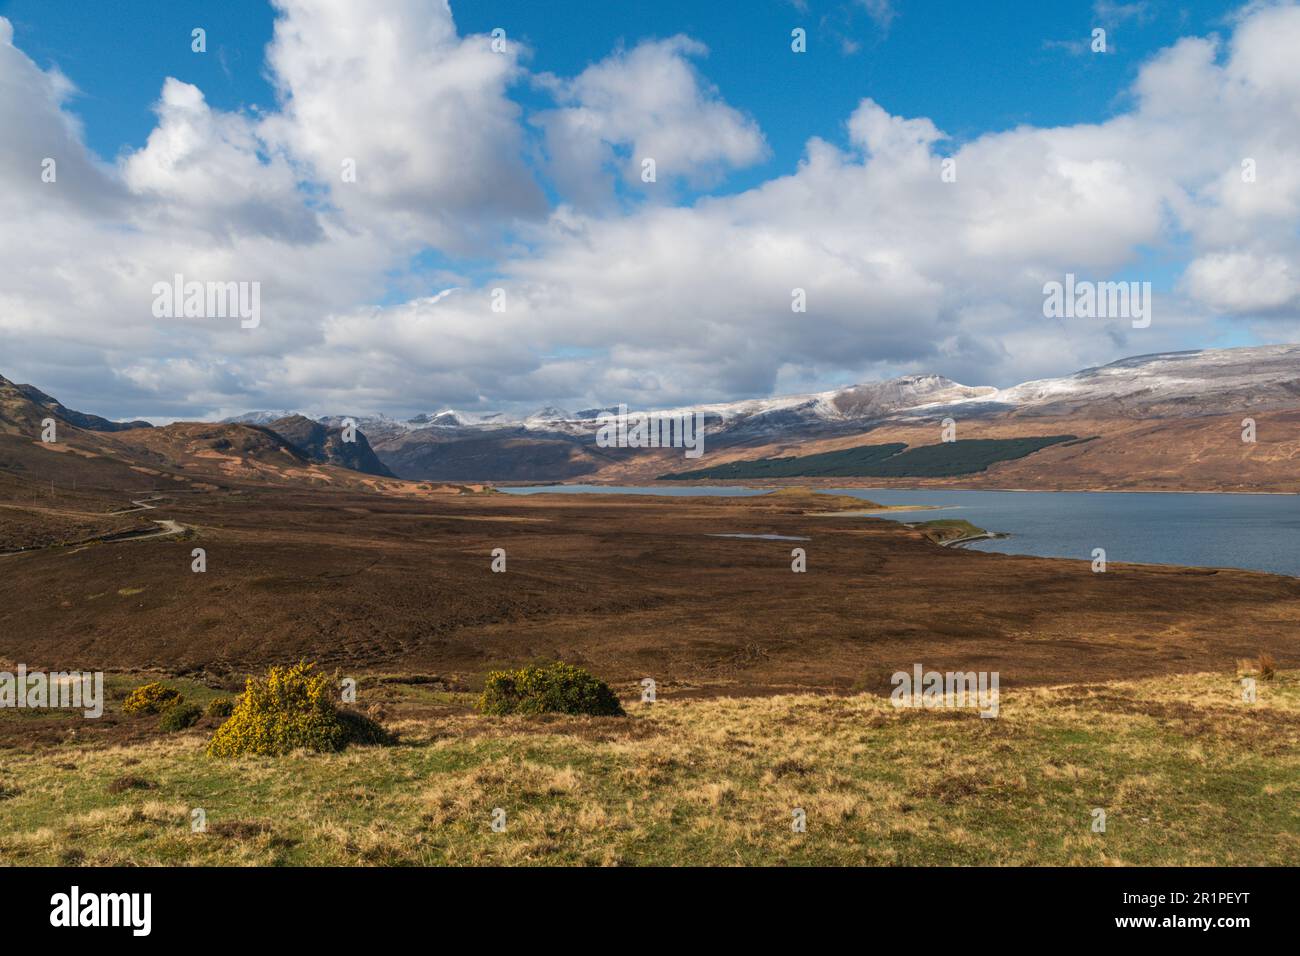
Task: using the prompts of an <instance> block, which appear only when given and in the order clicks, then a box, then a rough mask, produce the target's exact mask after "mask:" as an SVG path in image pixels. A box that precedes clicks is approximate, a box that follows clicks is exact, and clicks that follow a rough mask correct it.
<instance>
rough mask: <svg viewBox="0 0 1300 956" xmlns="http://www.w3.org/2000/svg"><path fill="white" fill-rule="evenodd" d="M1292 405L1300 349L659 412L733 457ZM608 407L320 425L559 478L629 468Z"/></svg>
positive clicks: (386, 443)
mask: <svg viewBox="0 0 1300 956" xmlns="http://www.w3.org/2000/svg"><path fill="white" fill-rule="evenodd" d="M1297 407H1300V345H1278V346H1262V347H1256V348H1238V349H1207V350H1199V351H1189V352H1166V353H1159V354H1155V355H1143V356H1137V357H1134V358H1127V359H1122V360H1120V361H1118V362H1112V363H1111V364H1109V365H1104V366H1101V367H1099V368H1089V369H1084V370H1083V371H1080V372H1076V373H1075V374H1073V375H1070V376H1066V377H1064V378H1055V379H1042V380H1038V381H1033V382H1025V383H1023V384H1021V385H1016V386H1013V387H1011V388H1005V389H999V388H996V387H993V386H970V385H962V384H960V383H958V382H954V381H952V380H951V379H947V378H944V377H943V376H941V375H907V376H902V377H899V378H893V379H889V380H887V381H883V382H872V383H866V384H860V385H850V386H847V387H845V388H840V389H834V390H831V391H826V392H814V393H809V394H802V395H787V396H780V397H776V398H766V399H748V400H744V401H738V402H727V403H719V404H706V405H697V406H683V407H678V408H669V409H660V410H659V411H661V412H663V413H665V414H674V415H677V414H693V413H695V412H700V413H702V414H703V415H704V416H705V422H706V434H707V438H706V448H707V449H708V450H709V451H710V452H716V451H721V450H726V451H728V452H731V451H733V450H734V449H736V448H738V447H753V448H755V449H760V448H763V447H765V446H768V445H771V444H773V443H778V444H781V445H782V446H785V447H787V450H788V446H789V445H791V444H795V445H797V444H800V443H808V442H825V441H829V440H833V439H836V438H840V437H844V436H852V435H855V434H862V433H864V432H866V431H871V430H875V429H879V428H880V427H882V426H884V425H886V424H893V425H904V424H909V423H917V422H924V421H929V420H934V421H938V420H941V419H943V418H946V417H952V418H954V419H957V420H959V421H963V422H968V423H969V422H986V423H992V422H997V421H1010V420H1017V419H1033V418H1042V419H1067V418H1069V417H1071V416H1078V415H1086V416H1088V417H1090V418H1105V419H1116V420H1128V421H1141V420H1152V419H1166V418H1195V417H1203V416H1212V415H1217V414H1227V413H1232V412H1236V411H1253V412H1265V411H1273V410H1279V409H1293V408H1297ZM614 410H616V409H615V408H614V407H613V406H611V407H608V408H592V409H584V410H581V411H577V412H568V411H565V410H563V409H560V408H557V407H555V406H547V407H546V408H543V409H540V410H538V411H536V412H534V413H532V414H530V415H527V416H525V417H522V418H519V417H512V416H510V415H508V414H506V413H502V412H486V413H483V412H473V413H470V412H462V411H457V410H455V409H450V408H448V409H442V410H440V411H437V412H433V413H429V414H422V415H418V416H415V417H413V418H408V419H396V418H390V417H388V416H383V415H379V416H365V415H353V416H346V415H331V416H327V417H324V418H322V419H320V421H321V422H322V423H324V424H326V425H328V426H330V427H334V428H337V427H340V426H341V425H342V423H343V422H344V420H345V419H346V418H348V417H351V418H352V420H354V421H355V422H356V423H357V425H358V427H359V428H360V429H361V430H362V431H363V432H364V433H365V434H366V436H367V437H368V438H369V440H370V443H371V445H372V447H373V448H374V452H375V455H376V457H377V458H378V459H379V461H381V462H383V463H384V465H386V466H387V467H388V468H389V469H391V470H392V472H393V473H394V474H396V475H400V476H402V477H404V478H412V479H422V480H428V479H438V480H469V479H471V478H473V479H475V480H498V481H507V480H522V481H531V480H562V479H569V478H575V477H579V476H599V475H602V474H604V473H606V472H609V473H616V472H617V473H621V472H623V471H626V470H627V466H628V463H629V460H631V459H632V458H634V456H635V453H634V452H629V451H625V450H621V449H604V448H597V447H596V445H595V435H596V429H597V421H596V420H597V417H598V416H599V415H600V413H601V412H603V411H614ZM284 417H285V412H282V411H277V412H250V413H248V414H246V415H241V416H239V417H238V418H233V419H227V421H229V422H246V423H254V424H262V425H268V426H270V427H274V424H273V423H274V422H275V421H277V420H282V419H283V418H284ZM641 457H645V456H644V455H643V456H641ZM670 457H671V456H667V455H661V456H659V458H660V461H659V464H664V463H665V461H666V462H667V464H668V465H670V466H671V465H672V462H671V460H668V459H670ZM729 457H733V456H729ZM688 464H689V463H682V467H681V468H680V469H679V470H685V469H686V466H687V465H688ZM655 467H658V465H656V466H655ZM660 470H662V469H660ZM648 473H649V471H647V472H646V474H648Z"/></svg>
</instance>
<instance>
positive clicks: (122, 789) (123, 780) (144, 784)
mask: <svg viewBox="0 0 1300 956" xmlns="http://www.w3.org/2000/svg"><path fill="white" fill-rule="evenodd" d="M154 786H155V784H153V783H152V782H150V781H148V780H145V779H144V778H143V777H133V776H131V775H129V774H128V775H127V776H125V777H118V778H117V779H116V780H114V781H113V782H112V783H110V784H109V785H108V792H109V793H126V792H127V791H128V790H152V789H153V788H154Z"/></svg>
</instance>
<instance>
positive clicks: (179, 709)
mask: <svg viewBox="0 0 1300 956" xmlns="http://www.w3.org/2000/svg"><path fill="white" fill-rule="evenodd" d="M202 716H203V708H201V707H200V706H199V705H198V704H177V705H176V706H174V707H168V708H167V709H166V710H164V711H163V715H162V719H161V720H159V721H158V729H159V730H165V731H166V732H167V733H169V734H174V733H176V731H178V730H184V729H185V728H186V727H193V726H194V725H195V724H197V723H198V722H199V718H200V717H202Z"/></svg>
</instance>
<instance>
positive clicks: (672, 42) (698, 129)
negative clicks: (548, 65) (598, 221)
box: [536, 36, 767, 206]
mask: <svg viewBox="0 0 1300 956" xmlns="http://www.w3.org/2000/svg"><path fill="white" fill-rule="evenodd" d="M707 53H708V50H707V49H706V48H705V47H704V45H703V44H701V43H698V42H696V41H694V40H692V39H690V38H689V37H685V36H675V37H671V38H669V39H667V40H656V41H647V42H645V43H642V44H640V45H638V46H636V47H634V48H633V49H632V50H630V51H618V52H616V53H613V54H611V55H610V56H608V57H606V58H605V59H604V60H601V61H600V62H599V63H595V64H593V65H592V66H589V67H588V68H587V69H585V70H584V71H583V72H582V73H580V74H579V75H578V76H577V77H575V78H573V79H572V80H560V79H556V78H555V77H544V78H542V82H543V84H544V85H545V86H546V87H547V88H549V89H550V90H551V92H552V93H553V95H554V96H555V97H556V99H557V100H558V101H559V102H560V103H562V104H564V105H563V106H562V107H561V108H559V109H555V110H549V111H546V112H544V113H542V114H541V115H539V116H538V117H536V122H537V124H538V125H540V126H541V127H542V128H543V130H544V131H545V134H546V146H547V151H548V153H549V157H550V162H549V164H548V171H549V172H550V174H551V176H552V178H553V179H554V180H555V181H556V183H557V184H558V185H559V187H560V190H561V192H562V193H563V194H564V195H565V196H566V197H568V198H569V199H570V200H571V201H574V202H576V203H577V204H578V205H582V206H595V205H599V204H600V203H602V202H603V201H604V200H606V199H607V198H609V197H610V196H611V195H612V193H613V182H614V179H615V177H618V176H621V177H622V178H623V179H624V180H625V181H626V182H628V183H637V184H638V185H639V184H640V182H641V169H642V161H643V160H644V159H646V158H652V159H653V160H654V161H655V166H656V176H657V180H658V181H659V182H663V181H665V180H670V179H673V178H680V179H683V180H685V181H687V182H688V183H690V184H691V185H694V186H703V185H707V184H709V183H711V182H714V181H715V180H716V179H717V177H718V176H719V175H720V174H721V173H723V172H724V171H725V170H727V169H732V168H737V167H743V166H748V165H750V164H752V163H755V162H757V161H758V160H760V159H762V158H763V157H764V156H765V155H766V152H767V147H766V144H765V142H764V140H763V134H762V132H761V131H760V130H759V128H758V125H757V124H756V123H755V122H754V121H753V119H751V118H750V117H747V116H745V115H744V114H743V113H741V112H739V111H738V110H736V109H734V108H733V107H731V106H729V105H727V103H726V102H725V101H723V100H722V99H721V97H720V96H719V95H718V92H717V91H716V90H715V89H714V88H713V87H712V86H710V85H709V83H708V82H707V81H706V80H704V78H703V77H702V76H701V75H700V73H699V71H698V70H697V69H696V68H695V66H694V64H693V63H692V62H691V60H692V58H699V57H703V56H705V55H706V54H707ZM651 192H652V191H650V190H647V193H648V194H649V193H651Z"/></svg>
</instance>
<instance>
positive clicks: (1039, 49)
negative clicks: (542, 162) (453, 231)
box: [0, 0, 1239, 192]
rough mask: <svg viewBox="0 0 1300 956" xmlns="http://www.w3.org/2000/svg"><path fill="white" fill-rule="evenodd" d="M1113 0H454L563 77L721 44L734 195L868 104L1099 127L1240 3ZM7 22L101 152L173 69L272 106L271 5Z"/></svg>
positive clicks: (968, 132)
mask: <svg viewBox="0 0 1300 956" xmlns="http://www.w3.org/2000/svg"><path fill="white" fill-rule="evenodd" d="M1114 6H1115V7H1117V8H1126V7H1132V8H1134V10H1135V11H1136V8H1137V7H1139V6H1140V7H1142V10H1141V12H1134V13H1132V14H1131V15H1122V14H1120V15H1114V14H1112V15H1107V16H1099V15H1098V14H1097V13H1095V12H1094V10H1093V5H1092V4H1089V3H1086V2H1083V3H1060V2H1041V0H999V2H997V3H992V4H981V3H962V2H953V0H896V2H895V3H894V5H893V8H894V10H895V14H894V16H893V17H892V18H891V19H890V20H889V22H888V25H887V26H886V25H884V24H882V23H881V22H879V21H878V20H877V19H875V18H873V17H872V15H871V14H870V12H869V11H868V8H867V7H866V6H865V5H864V4H863V3H861V2H859V0H831V2H826V0H807V3H806V4H799V5H796V4H795V3H793V2H791V0H733V2H710V3H701V2H699V0H654V2H653V3H622V2H611V0H555V2H553V3H532V2H520V0H475V2H473V3H454V4H453V5H452V9H453V13H454V14H455V17H456V22H457V25H458V26H459V27H460V30H461V32H462V33H489V32H490V31H491V30H492V29H493V28H495V27H502V28H504V29H505V30H506V31H507V34H508V35H509V36H510V37H511V38H513V39H518V40H521V41H522V42H524V43H525V44H527V45H528V46H529V48H530V49H531V51H532V55H531V58H530V59H529V61H528V65H529V67H530V68H531V69H532V70H533V71H535V72H551V73H555V74H559V75H563V76H572V75H576V74H578V73H580V72H581V71H582V70H583V69H584V68H586V67H587V66H589V65H590V64H591V63H593V62H595V61H597V60H600V59H601V58H603V57H605V56H606V55H608V53H609V52H610V51H611V50H613V49H615V48H617V47H619V46H620V45H621V46H624V47H630V46H635V44H636V43H637V42H639V41H641V40H645V39H650V38H663V37H667V36H671V35H673V34H676V33H685V34H687V35H689V36H691V37H694V38H695V39H698V40H701V41H702V42H703V43H704V44H705V45H707V46H708V48H709V51H710V52H709V55H708V57H707V59H706V60H704V61H703V63H702V67H703V69H704V71H705V72H706V74H707V76H708V78H709V80H710V81H712V82H713V83H714V84H715V85H716V86H717V87H718V89H719V91H720V92H721V94H722V97H723V98H724V99H725V100H726V101H727V102H729V103H730V104H732V105H733V106H735V107H737V108H738V109H741V110H744V111H745V112H747V113H749V114H750V115H752V116H753V117H754V118H755V119H757V120H758V123H759V125H760V126H761V127H762V129H763V131H764V133H765V135H766V137H767V141H768V144H769V146H770V147H771V155H770V157H769V159H768V160H767V161H765V162H763V163H760V164H757V165H755V166H752V167H750V168H748V169H745V170H741V171H737V172H733V173H732V174H731V175H730V176H728V177H727V178H726V179H725V180H724V181H723V182H722V183H720V184H718V185H717V186H716V187H714V188H712V189H711V190H710V192H726V191H730V190H737V189H744V188H748V187H750V186H753V185H756V184H758V183H761V182H763V181H764V180H766V179H769V178H771V177H772V176H775V175H779V174H782V173H785V172H789V171H790V170H792V169H793V168H794V166H795V163H796V162H797V161H798V159H799V158H800V156H801V154H802V152H803V147H804V143H805V141H806V140H807V139H808V137H810V136H820V137H822V138H825V139H829V140H831V141H833V142H843V141H844V138H845V136H844V128H843V127H844V121H845V119H846V117H848V115H849V114H850V113H852V111H853V108H854V107H855V106H856V105H857V103H858V101H859V100H860V99H861V98H862V97H864V96H870V97H872V98H873V99H875V100H876V101H877V102H878V103H880V104H881V105H882V106H884V107H885V108H886V109H888V110H890V111H891V112H893V113H895V114H898V115H903V116H927V117H929V118H930V119H932V120H933V121H934V122H935V123H936V125H938V126H939V128H940V129H942V130H944V132H946V133H948V134H949V135H950V136H951V137H952V138H953V140H954V141H957V142H961V141H964V140H967V139H969V138H971V137H974V136H977V135H979V134H980V133H984V132H989V131H995V130H1005V129H1009V128H1012V127H1014V126H1017V125H1019V124H1022V123H1028V124H1033V125H1036V126H1058V125H1066V124H1072V123H1079V122H1095V121H1098V120H1102V119H1105V118H1107V117H1109V116H1111V115H1113V114H1114V113H1115V111H1116V110H1117V109H1119V108H1121V107H1122V106H1123V105H1124V103H1125V91H1126V89H1127V87H1128V85H1129V84H1130V83H1131V82H1132V80H1133V78H1134V76H1135V74H1136V71H1137V68H1138V66H1139V64H1140V63H1141V62H1142V61H1143V60H1145V59H1146V58H1147V57H1148V56H1150V55H1151V54H1152V53H1153V52H1154V51H1156V50H1159V49H1161V48H1163V47H1165V46H1167V45H1169V44H1170V43H1172V42H1173V41H1174V40H1176V39H1177V38H1178V37H1180V36H1183V35H1187V34H1204V33H1211V32H1215V31H1222V30H1223V29H1225V27H1226V26H1227V24H1226V22H1225V16H1226V15H1227V14H1228V13H1229V12H1231V11H1233V10H1235V9H1237V7H1238V6H1239V5H1238V4H1234V3H1230V2H1223V0H1194V2H1193V0H1188V2H1182V3H1154V2H1153V3H1147V4H1130V5H1125V4H1115V5H1114ZM801 7H802V9H801ZM1063 11H1068V12H1063ZM0 15H3V16H5V17H7V18H9V20H10V21H11V22H12V23H13V24H14V31H15V34H16V39H17V40H18V41H19V42H20V43H21V45H22V46H23V48H24V49H25V50H26V51H27V53H28V54H29V55H30V56H32V57H33V59H35V60H36V61H37V63H39V64H40V65H42V66H44V67H50V66H57V67H58V68H59V69H60V70H61V71H62V72H63V73H64V74H66V75H67V76H68V77H69V78H70V79H71V80H72V81H73V82H74V83H75V84H76V85H77V87H78V89H79V90H80V95H79V96H78V97H77V98H76V100H74V101H73V103H72V104H71V109H72V111H73V112H74V113H76V115H77V116H79V117H80V118H81V119H82V120H83V121H84V123H85V126H86V138H87V141H88V143H89V144H90V146H91V147H93V148H94V150H95V151H96V152H97V153H98V154H99V155H100V156H101V157H103V158H105V159H112V158H114V157H115V156H117V155H118V153H119V152H120V151H121V150H122V149H124V148H127V147H131V148H138V147H140V146H143V145H144V142H145V139H146V137H147V136H148V134H149V132H150V131H151V130H152V129H153V127H154V124H155V117H154V115H153V112H152V107H153V104H154V103H155V102H156V101H157V99H158V93H159V90H160V89H161V88H162V83H163V80H164V79H165V78H166V77H168V76H174V77H176V78H178V79H181V80H184V81H186V82H189V83H193V84H195V85H196V86H199V87H200V88H201V89H202V90H203V91H204V93H205V95H206V96H207V99H208V101H209V103H211V104H212V105H213V106H215V107H219V108H222V109H227V110H237V109H252V108H258V107H260V108H263V109H265V108H269V107H272V106H273V105H274V104H275V92H274V89H273V86H272V84H271V83H270V82H269V80H268V77H267V75H266V69H265V64H264V56H263V51H264V49H265V47H266V45H267V44H268V43H269V42H270V40H271V36H272V31H273V27H274V20H275V18H274V13H273V10H272V8H271V6H270V4H269V3H268V2H264V0H223V2H221V3H212V2H211V0H169V2H166V3H156V2H148V0H137V2H130V3H122V4H107V3H96V4H87V3H82V2H74V0H0ZM1097 25H1104V26H1105V27H1106V28H1107V30H1108V41H1109V45H1110V46H1111V47H1112V48H1113V49H1114V53H1112V54H1111V55H1108V56H1102V57H1098V56H1089V55H1083V54H1081V53H1079V54H1075V53H1064V52H1063V48H1061V47H1058V46H1057V41H1059V42H1060V43H1067V42H1084V41H1086V40H1088V38H1089V37H1090V33H1091V30H1092V29H1093V27H1094V26H1097ZM195 26H203V27H204V28H205V29H206V30H207V31H208V42H209V54H210V55H209V56H207V57H198V56H194V55H192V54H191V52H190V50H189V47H188V45H187V44H186V43H183V42H178V40H177V38H178V37H182V38H183V37H185V36H187V35H188V34H189V31H190V30H191V29H192V28H193V27H195ZM797 26H801V27H804V28H805V29H806V30H807V31H808V35H809V46H810V49H811V52H813V53H816V54H818V55H813V56H804V57H793V58H792V57H791V55H790V51H789V42H790V41H789V32H790V30H792V29H793V28H795V27H797ZM823 51H829V55H821V54H822V53H823ZM515 93H516V96H517V98H518V100H519V101H520V102H521V103H523V104H525V105H526V106H527V105H532V106H534V107H536V108H545V106H546V101H545V98H544V97H543V96H541V95H539V94H537V93H536V92H535V91H532V90H530V89H529V88H528V87H527V85H526V84H524V85H521V87H520V88H518V89H517V90H516V91H515Z"/></svg>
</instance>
